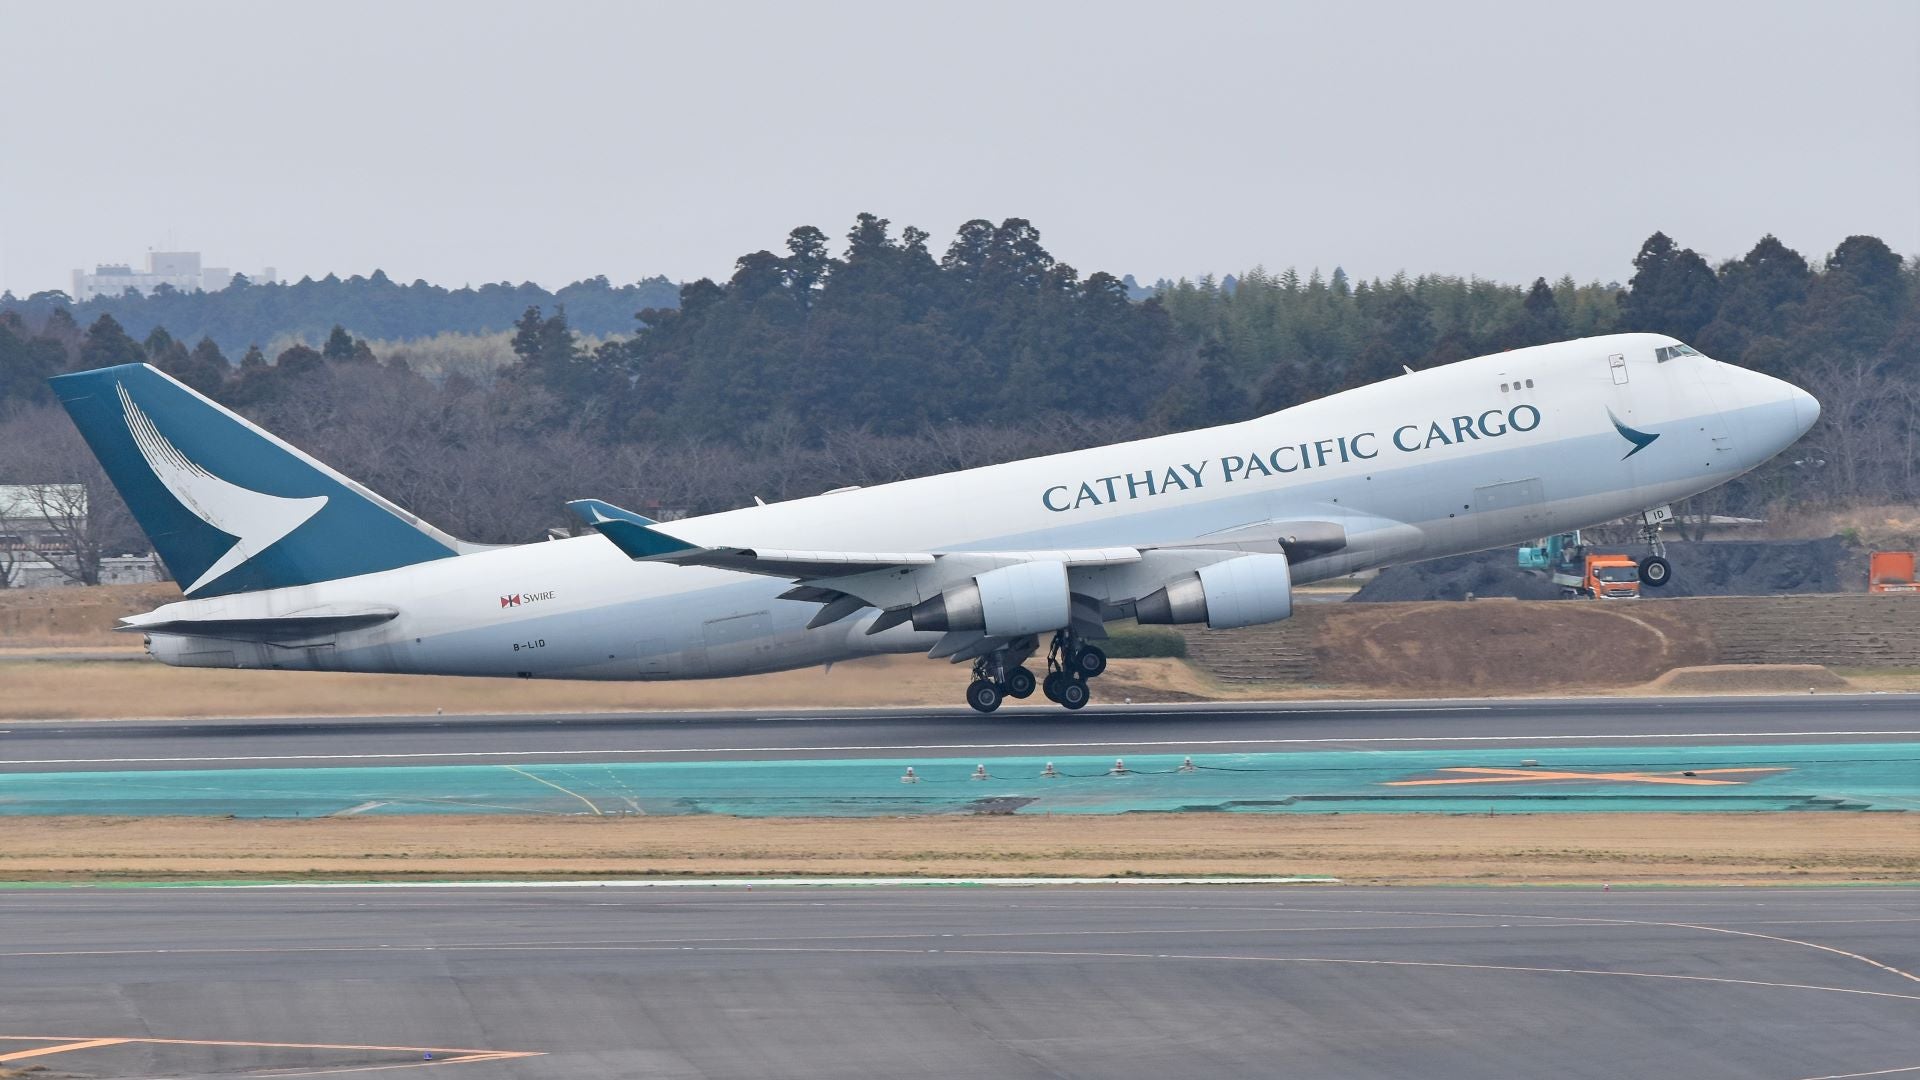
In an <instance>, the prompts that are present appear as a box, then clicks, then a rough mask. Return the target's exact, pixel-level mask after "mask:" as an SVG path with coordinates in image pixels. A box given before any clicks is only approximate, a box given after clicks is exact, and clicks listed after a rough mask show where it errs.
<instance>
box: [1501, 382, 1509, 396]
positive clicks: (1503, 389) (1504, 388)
mask: <svg viewBox="0 0 1920 1080" xmlns="http://www.w3.org/2000/svg"><path fill="white" fill-rule="evenodd" d="M1500 392H1501V393H1503V394H1504V393H1506V392H1507V384H1506V383H1501V384H1500Z"/></svg>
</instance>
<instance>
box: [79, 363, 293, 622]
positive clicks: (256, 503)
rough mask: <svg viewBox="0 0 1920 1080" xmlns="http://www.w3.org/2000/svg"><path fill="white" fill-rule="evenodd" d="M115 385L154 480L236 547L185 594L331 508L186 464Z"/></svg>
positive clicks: (220, 558) (123, 391)
mask: <svg viewBox="0 0 1920 1080" xmlns="http://www.w3.org/2000/svg"><path fill="white" fill-rule="evenodd" d="M114 386H115V387H116V388H117V389H118V390H119V391H120V408H121V410H122V411H123V412H124V413H125V414H126V419H127V430H128V431H129V432H130V433H132V435H133V443H134V445H135V446H137V447H139V448H140V456H141V457H143V458H146V459H147V466H148V467H149V468H151V469H152V470H153V475H154V476H155V478H157V479H158V480H159V481H160V483H161V485H162V486H164V487H165V488H166V489H167V490H168V491H169V492H171V493H172V494H173V497H174V498H176V499H178V500H180V505H182V506H184V507H186V508H187V509H188V510H189V511H191V512H192V513H193V515H194V516H195V517H197V518H199V519H200V520H201V521H204V522H206V523H207V524H209V525H211V526H213V527H214V528H216V529H218V530H220V531H221V532H223V533H226V534H227V535H228V536H231V537H233V546H232V547H230V548H228V549H227V551H226V554H224V555H222V556H220V557H219V558H218V559H216V560H214V563H213V565H212V566H209V567H207V569H206V572H205V573H203V574H201V575H200V577H199V578H198V579H196V580H195V581H194V583H193V584H191V585H189V586H187V587H186V588H185V589H184V590H182V591H183V592H184V593H186V595H188V596H192V595H193V594H194V592H195V591H196V590H198V589H199V588H200V587H201V586H203V585H206V584H207V583H208V582H211V581H215V580H217V579H218V578H220V577H221V576H222V575H224V574H226V573H227V572H228V571H229V570H233V569H235V568H236V567H239V566H240V565H242V564H243V563H245V562H246V561H247V560H248V559H251V558H253V557H254V556H255V555H258V554H260V553H261V552H263V551H265V550H267V549H268V548H270V547H272V546H273V545H275V544H277V543H279V542H280V541H281V540H282V539H283V538H285V537H286V536H287V534H288V533H291V532H293V530H295V529H297V528H299V527H300V526H302V525H305V524H306V523H307V521H308V519H310V518H312V517H313V515H315V514H317V513H319V512H320V509H321V508H322V507H324V506H326V505H327V497H326V496H325V495H315V496H312V497H311V498H304V499H289V498H283V497H281V496H279V495H268V494H266V493H265V492H260V491H254V490H252V489H250V488H243V487H241V486H239V485H238V484H231V483H228V482H227V481H225V480H222V479H220V478H219V477H217V476H215V475H213V474H212V473H210V472H208V471H207V470H205V469H203V468H201V467H200V466H199V465H197V464H195V463H194V462H192V461H189V460H187V456H186V455H185V454H183V453H181V452H180V449H179V448H178V447H176V446H174V445H173V443H172V442H170V441H168V439H167V437H166V436H165V435H162V434H160V429H159V428H157V427H155V426H154V425H153V421H152V420H151V419H149V418H148V417H147V414H146V413H144V412H141V411H140V406H138V405H135V404H134V403H133V397H132V396H131V395H129V394H128V393H127V388H126V387H125V386H123V385H121V384H119V383H115V384H114Z"/></svg>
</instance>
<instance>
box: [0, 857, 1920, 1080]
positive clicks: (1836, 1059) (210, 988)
mask: <svg viewBox="0 0 1920 1080" xmlns="http://www.w3.org/2000/svg"><path fill="white" fill-rule="evenodd" d="M1916 924H1920V889H1900V888H1848V889H1762V888H1743V889H1649V890H1615V891H1611V892H1601V891H1600V890H1598V889H1593V888H1590V889H1583V890H1579V891H1573V890H1565V889H1540V890H1500V891H1492V890H1478V889H1428V888H1420V889H1392V890H1385V889H1371V890H1362V889H1348V888H1341V887H1330V886H1294V887H1261V886H1236V887H1224V888H1223V887H1173V886H1150V885H1149V886H1118V885H1103V886H1089V887H1070V888H1054V887H1033V888H974V889H964V888H962V889H956V888H950V887H949V888H932V887H921V888H879V887H874V888H856V889H844V888H828V889H817V888H816V889H802V888H765V887H762V888H759V889H754V890H752V891H747V890H744V889H739V888H713V887H695V888H673V889H668V888H637V887H636V888H612V887H608V888H570V889H548V888H538V887H536V888H521V889H499V888H470V889H438V890H435V889H421V888H415V887H398V888H384V889H375V888H343V889H311V888H292V889H235V890H221V889H214V890H198V889H195V890H164V889H140V890H100V889H90V890H42V889H32V890H19V891H7V892H0V969H3V970H4V971H5V973H6V975H5V977H4V978H0V1068H7V1067H22V1066H25V1065H43V1066H46V1067H47V1068H48V1069H49V1070H50V1072H49V1075H54V1076H58V1075H66V1074H69V1073H70V1074H72V1075H78V1076H89V1077H92V1076H142V1077H152V1076H168V1077H191V1076H211V1075H221V1076H228V1075H279V1076H288V1075H301V1076H316V1075H337V1074H341V1073H347V1072H358V1071H364V1070H367V1069H377V1068H382V1067H391V1066H396V1065H415V1066H423V1067H428V1068H434V1067H438V1066H439V1065H441V1064H458V1065H459V1068H458V1070H457V1071H456V1072H454V1073H452V1074H451V1075H457V1076H464V1077H472V1078H475V1080H484V1078H489V1077H567V1078H573V1080H579V1078H592V1077H608V1078H616V1077H617V1078H627V1077H634V1076H649V1077H705V1078H718V1077H761V1076H783V1077H822V1078H846V1077H889V1078H891V1077H897V1076H902V1075H917V1076H931V1077H969V1078H971V1077H978V1076H1005V1077H1036V1078H1039V1077H1050V1078H1057V1077H1083V1076H1084V1077H1164V1076H1256V1075H1269V1076H1270V1075H1288V1076H1339V1077H1345V1078H1367V1077H1408V1076H1421V1077H1429V1078H1436V1080H1442V1078H1452V1077H1475V1078H1478V1077H1487V1076H1544V1075H1554V1076H1567V1077H1595V1078H1601V1077H1604V1078H1608V1080H1612V1078H1616V1077H1621V1076H1651V1075H1675V1076H1682V1075H1684V1076H1689V1077H1700V1078H1717V1077H1725V1078H1729V1080H1731V1078H1740V1080H1752V1078H1766V1080H1804V1078H1811V1077H1835V1076H1865V1075H1897V1074H1898V1073H1899V1072H1903V1071H1920V978H1916V977H1915V975H1914V972H1916V971H1920V934H1916V933H1915V932H1914V930H1915V927H1916ZM129 1039H132V1040H134V1041H123V1040H129ZM155 1040H161V1041H155ZM166 1040H179V1041H166ZM28 1052H34V1053H37V1054H38V1055H39V1056H37V1057H34V1058H31V1059H28V1058H24V1057H17V1055H21V1054H25V1053H28ZM428 1054H432V1055H434V1056H433V1057H431V1058H429V1057H427V1056H426V1055H428ZM9 1055H15V1056H16V1060H15V1061H11V1062H10V1061H9V1060H8V1057H9ZM507 1055H513V1056H507Z"/></svg>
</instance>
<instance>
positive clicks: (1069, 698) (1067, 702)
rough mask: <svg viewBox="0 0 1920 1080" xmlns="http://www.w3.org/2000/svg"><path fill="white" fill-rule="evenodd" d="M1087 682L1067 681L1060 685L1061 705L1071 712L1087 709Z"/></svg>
mask: <svg viewBox="0 0 1920 1080" xmlns="http://www.w3.org/2000/svg"><path fill="white" fill-rule="evenodd" d="M1087 697H1088V694H1087V681H1086V680H1085V679H1066V680H1063V681H1062V682H1061V684H1060V704H1062V705H1064V706H1066V707H1067V709H1068V710H1069V711H1071V710H1074V709H1084V708H1086V707H1087Z"/></svg>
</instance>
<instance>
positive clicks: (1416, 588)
mask: <svg viewBox="0 0 1920 1080" xmlns="http://www.w3.org/2000/svg"><path fill="white" fill-rule="evenodd" d="M1602 550H1608V551H1619V552H1621V553H1623V554H1630V555H1636V556H1637V555H1639V554H1643V552H1640V551H1636V550H1634V549H1631V548H1603V549H1602ZM1667 558H1668V559H1669V560H1670V561H1671V562H1672V563H1673V581H1672V582H1671V583H1670V584H1669V585H1667V587H1666V588H1664V589H1660V590H1659V591H1658V592H1655V591H1653V590H1649V591H1648V594H1647V595H1648V596H1649V597H1655V596H1659V597H1669V596H1775V595H1780V594H1784V593H1834V592H1865V591H1866V587H1867V555H1866V552H1865V551H1863V550H1861V549H1858V548H1855V547H1853V546H1851V545H1849V544H1848V543H1847V542H1846V541H1845V540H1843V539H1841V538H1840V537H1837V536H1830V537H1827V538H1825V539H1822V540H1708V541H1703V542H1700V543H1689V542H1685V541H1682V542H1677V543H1670V544H1668V545H1667ZM1468 594H1472V595H1473V596H1475V597H1510V598H1513V599H1517V600H1554V599H1558V598H1559V597H1560V587H1559V586H1557V585H1555V584H1553V582H1551V581H1549V580H1548V579H1547V576H1546V575H1545V574H1544V573H1539V572H1534V571H1526V570H1522V569H1520V567H1519V565H1518V557H1517V555H1516V553H1515V551H1514V549H1513V548H1496V549H1494V550H1492V551H1479V552H1475V553H1473V554H1471V555H1455V556H1452V557H1451V558H1446V559H1435V560H1433V561H1432V562H1425V563H1413V564H1410V565H1407V566H1394V567H1389V568H1388V569H1386V570H1383V571H1381V572H1380V574H1379V576H1377V577H1375V578H1374V579H1373V580H1372V581H1370V582H1368V583H1367V585H1366V586H1365V587H1364V588H1362V589H1361V590H1360V591H1359V592H1357V593H1355V594H1354V595H1353V599H1355V600H1359V601H1366V602H1386V603H1393V602H1402V601H1409V600H1464V599H1466V597H1467V595H1468Z"/></svg>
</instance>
